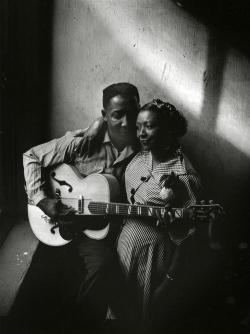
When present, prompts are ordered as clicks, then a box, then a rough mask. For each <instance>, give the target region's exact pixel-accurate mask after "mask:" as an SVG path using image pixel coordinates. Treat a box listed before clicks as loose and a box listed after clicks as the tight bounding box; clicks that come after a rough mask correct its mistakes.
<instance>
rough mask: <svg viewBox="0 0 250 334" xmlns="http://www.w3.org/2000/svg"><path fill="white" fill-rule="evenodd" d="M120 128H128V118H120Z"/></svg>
mask: <svg viewBox="0 0 250 334" xmlns="http://www.w3.org/2000/svg"><path fill="white" fill-rule="evenodd" d="M122 126H123V127H127V126H128V118H127V115H124V116H123V117H122Z"/></svg>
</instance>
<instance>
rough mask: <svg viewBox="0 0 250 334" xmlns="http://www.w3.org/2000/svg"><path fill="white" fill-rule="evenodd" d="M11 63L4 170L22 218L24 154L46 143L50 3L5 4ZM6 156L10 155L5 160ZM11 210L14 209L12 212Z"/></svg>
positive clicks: (50, 54) (23, 207)
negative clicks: (10, 137)
mask: <svg viewBox="0 0 250 334" xmlns="http://www.w3.org/2000/svg"><path fill="white" fill-rule="evenodd" d="M8 10H9V50H8V51H9V59H8V70H9V71H8V81H9V86H8V96H9V101H10V102H9V106H8V108H7V113H6V118H7V123H8V124H9V127H11V129H12V132H14V133H15V143H14V144H13V147H12V148H11V149H10V147H9V146H8V145H7V146H6V151H7V154H9V152H10V151H11V152H13V157H12V158H13V159H7V168H8V170H12V175H10V177H11V179H12V182H11V184H12V183H13V187H10V184H6V187H7V189H8V192H9V193H10V197H11V199H12V200H11V202H10V203H12V205H13V203H14V206H15V208H16V210H17V214H21V215H22V216H23V215H24V214H25V213H26V196H25V194H24V178H23V166H22V153H23V152H24V151H26V150H27V149H28V148H30V147H31V146H34V145H38V144H40V143H41V142H43V141H45V140H48V122H49V115H50V113H51V74H52V69H51V61H52V59H51V58H52V32H53V29H52V26H53V16H54V1H53V0H52V1H39V0H35V1H34V0H28V1H26V2H25V5H24V4H23V3H21V2H18V1H17V2H10V4H9V9H8ZM8 156H9V155H8ZM10 210H13V207H10Z"/></svg>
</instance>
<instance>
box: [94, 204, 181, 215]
mask: <svg viewBox="0 0 250 334" xmlns="http://www.w3.org/2000/svg"><path fill="white" fill-rule="evenodd" d="M88 209H89V211H90V213H91V214H98V215H113V216H114V215H119V216H133V217H152V218H158V217H159V216H160V217H162V218H163V217H164V216H165V214H166V209H165V208H164V207H159V206H149V205H142V204H138V205H133V204H123V203H105V202H89V204H88ZM172 210H173V212H174V215H175V217H182V216H183V209H179V208H178V209H177V208H174V209H172Z"/></svg>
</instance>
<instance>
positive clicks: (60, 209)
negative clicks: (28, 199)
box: [37, 197, 75, 220]
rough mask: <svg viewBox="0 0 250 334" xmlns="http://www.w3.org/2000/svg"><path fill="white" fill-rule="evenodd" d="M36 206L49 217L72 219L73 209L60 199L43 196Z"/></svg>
mask: <svg viewBox="0 0 250 334" xmlns="http://www.w3.org/2000/svg"><path fill="white" fill-rule="evenodd" d="M37 206H38V207H39V208H40V209H41V210H42V211H43V212H44V213H45V214H46V215H47V216H49V217H50V218H52V219H55V218H59V217H60V218H64V219H66V220H68V219H72V218H73V216H74V213H75V210H74V209H73V208H72V207H70V206H67V205H65V204H63V203H62V202H61V201H60V200H58V199H55V198H48V197H46V198H43V199H42V200H41V201H40V202H39V203H38V204H37Z"/></svg>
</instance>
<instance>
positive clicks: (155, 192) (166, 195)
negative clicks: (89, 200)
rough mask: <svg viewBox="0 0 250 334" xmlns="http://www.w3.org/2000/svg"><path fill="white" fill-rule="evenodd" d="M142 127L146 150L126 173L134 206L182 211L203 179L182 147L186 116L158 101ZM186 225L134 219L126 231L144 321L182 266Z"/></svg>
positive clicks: (131, 277) (126, 253) (147, 108)
mask: <svg viewBox="0 0 250 334" xmlns="http://www.w3.org/2000/svg"><path fill="white" fill-rule="evenodd" d="M136 126H137V137H138V139H139V141H140V144H141V151H140V152H139V153H138V154H137V155H136V156H135V157H134V158H133V160H132V161H131V162H130V163H129V165H128V166H127V169H126V173H125V182H126V191H127V197H128V200H129V201H130V203H132V204H133V203H135V204H139V203H140V204H146V205H157V206H171V207H179V208H184V207H187V206H189V205H191V204H195V203H196V202H197V200H198V199H199V193H200V191H199V190H200V182H199V177H198V175H197V173H196V171H195V170H194V168H193V167H192V165H191V163H190V161H189V160H188V159H187V157H186V156H185V155H184V154H183V152H182V149H181V147H180V145H179V143H178V138H180V137H182V136H183V135H184V134H185V133H186V130H187V122H186V120H185V118H184V117H183V116H182V115H181V113H180V112H179V111H178V110H177V109H176V108H175V107H174V106H173V105H171V104H169V103H165V102H163V101H161V100H159V99H157V100H153V101H152V102H149V103H147V104H146V105H144V106H143V107H142V108H141V110H140V112H139V114H138V117H137V123H136ZM171 219H173V216H171ZM181 223H182V224H179V225H178V226H179V227H178V229H177V227H176V226H175V227H174V228H172V230H171V231H169V232H166V230H164V229H161V228H158V227H157V226H156V225H155V224H152V220H146V219H143V220H142V219H134V218H129V219H127V220H126V222H125V224H124V226H123V229H122V231H121V234H120V237H119V240H118V253H119V257H120V261H121V265H122V267H123V269H124V271H125V274H126V277H127V282H128V284H129V288H130V289H131V292H132V295H133V305H134V311H133V312H135V313H134V314H136V316H137V318H138V319H141V321H142V322H145V321H146V319H149V315H150V306H151V304H152V298H153V297H154V294H155V293H156V294H157V293H158V294H159V291H161V288H162V287H165V285H166V283H167V282H168V281H171V280H173V277H172V276H173V275H174V274H177V271H178V267H179V266H181V264H180V261H179V259H182V255H181V252H180V251H179V250H180V249H181V248H184V246H183V245H185V244H187V242H184V240H185V239H188V238H189V236H190V235H192V234H193V232H194V228H192V227H190V225H188V224H186V223H185V221H184V219H183V220H182V222H181ZM173 226H174V225H173Z"/></svg>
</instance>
